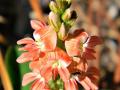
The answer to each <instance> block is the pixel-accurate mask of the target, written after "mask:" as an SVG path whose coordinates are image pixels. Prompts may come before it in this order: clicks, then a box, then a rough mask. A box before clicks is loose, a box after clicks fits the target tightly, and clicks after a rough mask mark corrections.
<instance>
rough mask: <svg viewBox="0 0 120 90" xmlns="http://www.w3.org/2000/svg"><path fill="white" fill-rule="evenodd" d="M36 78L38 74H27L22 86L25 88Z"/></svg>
mask: <svg viewBox="0 0 120 90" xmlns="http://www.w3.org/2000/svg"><path fill="white" fill-rule="evenodd" d="M36 76H37V73H33V72H30V73H27V74H25V75H24V77H23V81H22V86H25V85H27V84H29V83H30V82H32V81H34V80H35V79H36Z"/></svg>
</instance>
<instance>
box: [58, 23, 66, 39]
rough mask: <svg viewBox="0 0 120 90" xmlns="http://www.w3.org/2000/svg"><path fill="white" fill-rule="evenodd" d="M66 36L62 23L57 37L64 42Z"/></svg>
mask: <svg viewBox="0 0 120 90" xmlns="http://www.w3.org/2000/svg"><path fill="white" fill-rule="evenodd" d="M65 36H66V30H65V26H64V23H62V24H61V27H60V30H59V32H58V37H59V39H60V40H64V39H65Z"/></svg>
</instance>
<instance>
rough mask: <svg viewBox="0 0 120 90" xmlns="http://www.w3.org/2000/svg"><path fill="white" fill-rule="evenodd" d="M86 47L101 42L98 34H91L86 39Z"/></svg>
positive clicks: (92, 46) (91, 46)
mask: <svg viewBox="0 0 120 90" xmlns="http://www.w3.org/2000/svg"><path fill="white" fill-rule="evenodd" d="M86 44H88V45H87V47H89V48H94V47H95V46H96V45H99V44H102V40H101V39H100V37H98V36H91V37H89V38H88V40H87V41H86Z"/></svg>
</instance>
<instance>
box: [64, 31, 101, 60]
mask: <svg viewBox="0 0 120 90" xmlns="http://www.w3.org/2000/svg"><path fill="white" fill-rule="evenodd" d="M69 36H70V37H69V38H68V39H67V40H66V41H65V47H66V51H67V53H68V55H69V56H79V57H81V58H84V59H95V56H94V53H95V50H94V47H95V46H96V45H98V44H101V40H100V38H99V37H97V36H88V34H87V33H86V32H85V31H83V30H82V29H80V30H75V31H74V32H73V34H70V35H69Z"/></svg>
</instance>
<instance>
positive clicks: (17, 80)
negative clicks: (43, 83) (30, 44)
mask: <svg viewBox="0 0 120 90" xmlns="http://www.w3.org/2000/svg"><path fill="white" fill-rule="evenodd" d="M20 54H21V52H20V51H18V47H17V46H11V47H9V48H8V50H7V52H6V55H5V64H6V68H7V71H8V74H9V76H10V80H11V82H12V85H13V88H14V90H29V89H30V85H27V86H25V87H22V86H21V83H22V77H23V75H24V74H25V73H27V72H29V71H30V70H29V66H28V63H24V64H19V63H17V62H16V59H17V57H18V56H19V55H20Z"/></svg>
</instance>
